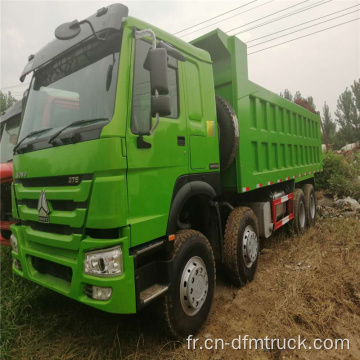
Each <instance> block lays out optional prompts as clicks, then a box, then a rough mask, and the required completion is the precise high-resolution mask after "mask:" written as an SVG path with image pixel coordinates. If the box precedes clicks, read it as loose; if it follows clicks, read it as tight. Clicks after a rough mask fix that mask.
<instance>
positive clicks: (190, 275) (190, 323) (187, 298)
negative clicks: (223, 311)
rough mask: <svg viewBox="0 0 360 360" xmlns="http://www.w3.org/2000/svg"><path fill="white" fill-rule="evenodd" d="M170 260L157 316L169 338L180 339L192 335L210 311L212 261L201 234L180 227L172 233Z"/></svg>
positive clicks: (212, 280) (212, 284)
mask: <svg viewBox="0 0 360 360" xmlns="http://www.w3.org/2000/svg"><path fill="white" fill-rule="evenodd" d="M172 261H173V272H172V281H171V287H170V289H169V292H168V293H167V294H166V296H165V297H164V298H163V299H162V303H161V312H162V314H161V315H160V316H161V317H162V318H165V319H164V320H165V325H166V327H167V329H168V331H169V333H170V334H171V335H172V337H173V338H175V339H178V340H180V339H183V338H184V337H186V336H188V335H190V334H191V335H195V334H196V333H197V332H198V331H199V329H200V328H201V326H202V325H203V324H204V322H205V321H206V319H207V317H208V315H209V313H210V309H211V305H212V301H213V297H214V290H215V260H214V255H213V252H212V249H211V245H210V243H209V241H208V240H207V239H206V237H205V236H204V235H203V234H201V233H200V232H198V231H195V230H183V231H179V232H178V233H177V234H176V238H175V246H174V250H173V254H172ZM164 315H165V316H164Z"/></svg>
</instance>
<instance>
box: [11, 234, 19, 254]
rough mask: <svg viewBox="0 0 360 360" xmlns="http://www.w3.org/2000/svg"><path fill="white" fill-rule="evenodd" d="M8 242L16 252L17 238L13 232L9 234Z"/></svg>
mask: <svg viewBox="0 0 360 360" xmlns="http://www.w3.org/2000/svg"><path fill="white" fill-rule="evenodd" d="M10 244H11V248H12V249H13V250H14V251H15V252H16V253H17V252H18V242H17V238H16V237H15V235H14V234H11V235H10Z"/></svg>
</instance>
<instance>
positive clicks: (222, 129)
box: [215, 95, 239, 170]
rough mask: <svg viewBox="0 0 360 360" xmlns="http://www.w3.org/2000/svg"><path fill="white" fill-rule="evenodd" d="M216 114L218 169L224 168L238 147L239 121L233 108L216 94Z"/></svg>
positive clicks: (227, 165)
mask: <svg viewBox="0 0 360 360" xmlns="http://www.w3.org/2000/svg"><path fill="white" fill-rule="evenodd" d="M215 99H216V114H217V120H218V126H219V138H220V144H219V148H220V169H221V170H226V169H227V168H228V167H229V166H230V165H231V164H232V162H233V161H234V159H235V157H236V154H237V152H238V148H239V122H238V118H237V116H236V113H235V110H234V109H233V107H232V106H231V105H230V103H229V102H228V101H226V100H225V99H224V98H223V97H221V96H219V95H216V97H215Z"/></svg>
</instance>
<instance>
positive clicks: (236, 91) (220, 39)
mask: <svg viewBox="0 0 360 360" xmlns="http://www.w3.org/2000/svg"><path fill="white" fill-rule="evenodd" d="M192 44H193V45H195V46H198V47H200V48H202V49H204V50H207V51H208V52H209V53H210V55H211V58H212V60H213V62H214V64H213V72H214V79H215V91H216V94H219V95H221V96H223V97H225V98H226V99H227V100H228V101H229V102H230V103H231V104H232V105H233V107H234V109H235V111H236V114H237V116H238V120H239V132H240V138H239V151H238V154H237V157H236V160H235V161H234V163H233V164H232V166H230V168H229V169H227V170H226V171H225V172H223V173H222V185H223V187H224V189H225V190H233V191H237V192H239V193H241V192H244V191H249V190H254V189H257V188H259V187H262V186H268V185H271V184H274V183H277V182H282V181H287V180H293V179H295V181H296V182H298V181H301V180H304V179H305V178H306V179H307V178H310V177H313V174H314V172H317V171H320V170H321V169H322V156H321V133H320V118H319V116H317V115H315V114H313V113H311V112H309V111H307V110H305V109H304V108H302V107H300V106H298V105H296V104H294V103H292V102H290V101H288V100H286V99H284V98H282V97H280V96H279V95H276V94H274V93H272V92H270V91H268V90H266V89H264V88H262V87H260V86H258V85H256V84H254V83H253V82H251V81H249V80H248V71H247V50H246V45H245V44H244V43H243V42H241V41H240V40H239V39H238V38H236V37H235V36H231V37H230V36H227V35H226V34H225V33H223V32H222V31H221V30H219V29H217V30H214V31H213V32H211V33H209V34H206V35H204V36H202V37H200V38H199V39H196V40H194V41H192Z"/></svg>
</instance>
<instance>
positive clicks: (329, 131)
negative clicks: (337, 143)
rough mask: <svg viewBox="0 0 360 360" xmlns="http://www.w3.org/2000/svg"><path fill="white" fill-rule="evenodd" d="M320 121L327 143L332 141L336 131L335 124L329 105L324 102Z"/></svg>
mask: <svg viewBox="0 0 360 360" xmlns="http://www.w3.org/2000/svg"><path fill="white" fill-rule="evenodd" d="M321 118H322V123H323V126H324V131H325V134H326V137H327V140H328V143H329V144H332V143H333V142H334V140H335V139H334V137H335V133H336V124H335V122H334V121H333V120H332V117H331V113H330V108H329V105H328V104H327V103H326V102H325V104H324V107H323V111H322V117H321Z"/></svg>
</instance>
